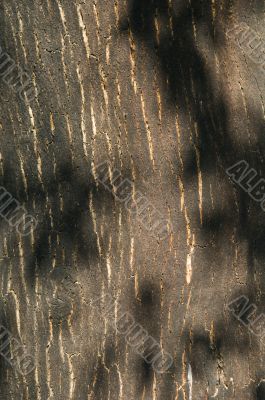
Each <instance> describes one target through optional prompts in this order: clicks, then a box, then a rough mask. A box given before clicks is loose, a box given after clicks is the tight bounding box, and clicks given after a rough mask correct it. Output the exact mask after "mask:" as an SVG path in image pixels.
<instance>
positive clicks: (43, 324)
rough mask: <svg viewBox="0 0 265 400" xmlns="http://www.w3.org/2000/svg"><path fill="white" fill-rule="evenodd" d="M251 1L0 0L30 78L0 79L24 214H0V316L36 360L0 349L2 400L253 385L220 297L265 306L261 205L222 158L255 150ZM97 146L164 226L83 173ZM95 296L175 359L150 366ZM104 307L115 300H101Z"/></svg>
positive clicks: (5, 137)
mask: <svg viewBox="0 0 265 400" xmlns="http://www.w3.org/2000/svg"><path fill="white" fill-rule="evenodd" d="M264 12H265V5H264V2H262V1H260V0H253V1H247V0H218V1H217V0H202V1H199V0H178V1H177V0H165V1H162V0H150V1H147V0H130V1H127V0H115V1H109V0H94V1H92V0H83V1H81V0H34V1H31V0H2V1H1V5H0V45H1V47H2V49H3V51H5V52H7V53H8V54H9V55H10V56H11V57H12V58H13V59H14V60H15V61H16V63H17V65H19V66H20V67H21V68H22V69H23V70H24V71H26V72H28V74H29V75H30V77H31V79H32V82H33V85H34V86H35V87H36V88H38V92H37V96H36V98H35V100H33V101H32V102H31V103H29V102H27V101H23V99H22V98H21V97H20V96H19V95H18V94H17V93H16V92H15V91H13V90H11V89H10V87H9V86H8V85H7V84H6V83H5V82H3V81H2V80H1V81H0V99H1V109H0V135H1V144H0V146H1V147H0V173H1V182H0V183H1V185H2V186H4V187H5V188H6V189H7V190H8V191H9V192H10V193H12V195H13V196H14V197H15V198H16V199H17V200H18V201H19V202H20V203H21V204H22V205H23V206H25V208H26V209H27V211H28V212H29V213H31V214H32V215H33V216H34V217H35V218H36V219H37V220H38V226H37V228H36V230H35V231H34V233H33V234H32V235H30V236H27V237H23V236H21V235H19V234H18V233H17V232H16V230H14V229H12V228H11V227H10V226H9V225H8V224H7V223H6V222H5V221H4V220H1V221H0V229H1V239H0V244H1V259H0V261H1V274H0V285H1V304H0V323H1V324H2V325H4V326H5V327H6V328H7V329H8V330H9V331H10V332H12V334H13V335H14V337H16V338H17V339H19V340H21V341H22V343H23V344H24V345H25V347H26V348H27V350H28V352H29V353H30V354H32V356H33V357H34V359H35V362H36V368H35V370H34V371H33V372H32V373H30V374H28V375H27V376H23V375H21V374H19V373H17V372H16V370H15V369H14V368H11V367H10V366H9V365H8V363H7V362H6V361H5V359H4V358H3V357H1V358H0V398H1V400H35V399H36V400H48V399H49V400H116V399H119V400H136V399H137V400H138V399H139V400H206V399H211V398H216V399H220V400H221V399H227V400H230V399H236V400H239V399H240V400H249V399H253V400H256V399H257V400H261V399H265V394H264V391H263V387H262V385H259V384H260V382H261V380H262V379H263V378H265V363H264V352H265V348H264V345H263V343H262V342H261V341H260V340H258V339H257V338H256V337H255V336H253V335H252V334H251V333H250V332H249V330H248V329H247V327H245V326H243V325H242V324H240V322H239V321H238V320H237V319H236V318H235V317H234V316H233V315H232V314H231V313H230V312H229V311H228V310H227V304H228V302H229V301H231V299H234V298H236V297H237V296H239V295H240V294H244V295H246V296H247V297H248V298H249V299H250V300H251V301H252V302H253V303H255V304H256V305H257V307H258V310H259V313H262V312H264V309H265V271H264V256H265V251H264V240H265V233H264V232H265V214H264V212H263V211H262V210H261V208H260V205H259V204H257V203H255V202H254V201H253V200H252V199H251V198H250V197H249V196H248V194H247V193H245V192H244V191H243V190H242V189H241V188H240V187H238V186H235V185H233V184H232V183H231V180H229V178H228V176H227V174H226V173H225V170H226V169H227V168H228V167H230V166H231V165H232V164H234V163H236V162H237V161H239V160H242V159H244V160H246V161H247V162H248V163H249V165H250V166H251V167H252V168H255V169H256V170H257V171H258V173H259V175H260V176H261V177H265V165H264V150H265V141H264V132H265V131H264V115H265V114H264V95H265V86H264V82H265V79H264V76H265V75H264V72H262V71H261V70H260V69H259V68H258V67H257V65H255V63H253V61H252V60H251V59H250V58H249V57H247V55H246V54H245V53H244V51H243V50H242V49H241V48H240V46H237V45H235V43H234V42H232V41H231V40H229V39H228V38H227V36H226V34H225V32H226V30H227V29H229V28H231V27H232V26H234V25H235V24H236V23H239V22H242V21H243V22H246V23H247V24H248V25H249V26H250V27H251V28H252V29H254V30H255V31H256V32H257V33H258V35H259V37H261V38H263V39H264V41H265V31H264V29H265V28H264ZM105 160H108V162H109V163H110V166H111V168H112V169H113V170H114V168H117V169H119V170H120V171H121V172H122V175H123V177H124V178H127V179H130V180H131V181H132V182H133V184H134V190H135V191H136V190H139V191H140V192H141V193H143V194H144V195H145V196H146V197H147V198H148V199H149V200H150V201H151V202H152V203H153V204H154V205H155V207H156V208H157V210H159V212H160V213H162V215H164V217H165V218H168V219H169V220H170V223H171V225H172V229H171V230H170V235H169V236H168V237H167V238H166V239H165V240H159V238H156V237H153V236H151V235H150V234H149V233H148V232H147V231H146V230H144V229H143V227H142V226H141V224H140V223H139V221H138V220H137V218H135V216H134V215H133V214H132V213H131V212H130V210H127V209H126V208H125V207H124V205H123V204H121V203H120V202H118V201H117V200H116V199H115V196H114V195H113V193H110V192H109V191H108V190H106V189H105V188H104V186H103V185H101V184H100V182H98V180H97V177H96V175H95V172H94V171H95V166H96V165H97V164H99V163H101V162H103V161H105ZM107 293H109V294H111V296H113V298H115V299H116V300H117V302H119V304H121V305H122V308H123V310H124V311H127V312H129V313H130V314H131V315H132V316H133V317H134V318H135V321H136V322H138V323H139V324H141V325H142V326H143V327H144V328H145V329H146V330H147V331H148V333H149V334H150V335H152V336H153V337H154V338H155V339H156V340H157V341H158V342H159V343H160V345H161V347H162V348H163V349H164V351H167V352H168V353H170V354H171V355H172V357H173V358H174V363H173V365H172V366H171V367H170V369H169V370H168V371H166V372H165V373H164V374H158V373H155V372H154V371H153V369H152V368H151V366H150V365H148V364H147V363H145V362H144V361H143V359H142V358H141V357H140V356H139V355H137V354H136V353H135V351H133V349H132V348H131V347H130V346H128V344H127V343H126V340H125V338H124V336H123V335H120V334H118V333H117V331H116V330H115V329H114V328H113V326H112V324H111V318H113V315H112V314H111V315H110V316H109V317H106V316H105V314H104V313H102V310H101V307H102V305H101V304H99V305H98V306H96V307H95V306H93V304H92V303H93V302H94V301H95V300H96V299H97V298H98V297H99V296H102V295H103V294H107ZM114 318H115V315H114Z"/></svg>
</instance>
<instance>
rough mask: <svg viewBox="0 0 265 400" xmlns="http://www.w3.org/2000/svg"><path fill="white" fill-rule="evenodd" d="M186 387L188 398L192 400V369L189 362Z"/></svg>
mask: <svg viewBox="0 0 265 400" xmlns="http://www.w3.org/2000/svg"><path fill="white" fill-rule="evenodd" d="M188 387H189V400H192V369H191V365H190V364H189V366H188Z"/></svg>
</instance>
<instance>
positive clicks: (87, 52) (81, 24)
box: [77, 4, 90, 58]
mask: <svg viewBox="0 0 265 400" xmlns="http://www.w3.org/2000/svg"><path fill="white" fill-rule="evenodd" d="M77 15H78V21H79V26H80V28H81V29H82V35H83V41H84V45H85V49H86V55H87V58H89V57H90V48H89V41H88V36H87V30H86V25H85V24H84V19H83V14H82V10H81V5H80V4H78V5H77Z"/></svg>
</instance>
